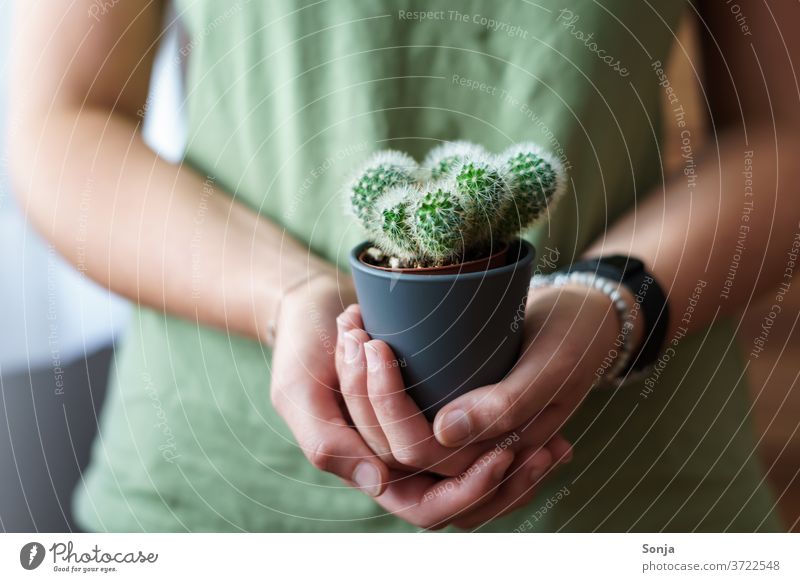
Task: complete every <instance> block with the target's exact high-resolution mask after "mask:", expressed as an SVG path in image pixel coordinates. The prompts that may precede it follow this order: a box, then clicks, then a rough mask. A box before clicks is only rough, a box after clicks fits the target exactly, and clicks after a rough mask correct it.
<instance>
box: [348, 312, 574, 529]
mask: <svg viewBox="0 0 800 582" xmlns="http://www.w3.org/2000/svg"><path fill="white" fill-rule="evenodd" d="M337 322H338V328H339V329H338V340H337V353H336V367H337V371H338V374H339V379H340V385H341V390H342V394H343V396H344V400H345V403H346V405H347V408H348V410H349V412H350V416H351V418H352V420H353V424H354V425H355V426H356V427H357V428H358V430H359V432H360V433H361V435H362V436H363V438H364V440H365V442H366V443H367V444H368V445H369V446H370V448H371V449H372V450H373V451H374V452H375V453H376V455H377V456H378V457H379V458H380V459H381V460H382V461H384V462H385V463H386V464H387V465H388V466H390V467H392V468H394V469H397V470H401V471H403V472H405V473H406V474H416V475H419V474H421V473H422V472H423V471H432V472H436V473H439V474H442V475H450V476H452V475H458V474H459V473H462V472H464V471H465V470H466V471H467V472H470V471H471V469H470V465H473V464H474V463H475V462H476V460H478V459H479V458H480V457H481V455H484V456H487V455H488V456H496V455H497V454H498V452H504V451H508V452H511V453H514V454H515V461H514V464H513V465H511V467H510V469H509V472H508V473H507V474H506V479H505V480H504V482H503V486H502V487H501V488H500V490H499V491H498V492H497V493H496V494H495V495H494V496H493V498H492V499H491V502H489V500H488V499H485V500H483V502H482V503H481V505H480V507H479V508H477V507H476V508H473V510H472V511H470V512H469V513H468V514H465V515H462V516H460V517H459V519H458V520H457V521H456V524H457V525H459V526H461V527H471V525H474V524H477V523H482V522H483V521H488V520H489V519H492V518H495V517H498V516H500V515H502V514H503V513H506V512H508V511H511V510H513V509H516V508H517V507H519V506H521V505H523V504H526V503H528V502H529V501H530V500H531V499H532V497H533V495H534V489H533V486H534V485H535V484H536V483H537V482H538V481H539V480H541V478H542V477H543V476H544V475H545V474H546V473H547V472H548V471H549V470H550V469H552V468H553V467H554V466H555V465H556V464H557V462H561V461H567V460H569V458H570V456H571V447H570V445H569V443H567V442H566V441H565V440H564V439H563V438H562V437H561V436H559V435H557V434H552V433H551V434H544V433H543V432H542V431H538V430H536V429H535V427H534V428H531V429H530V430H526V431H516V430H515V431H509V432H507V433H506V434H502V435H499V436H498V437H497V438H496V439H494V441H493V442H492V443H486V442H483V443H476V444H472V445H468V446H464V447H461V448H459V449H458V450H454V449H448V448H447V447H444V446H442V445H441V444H439V443H438V442H437V441H436V440H435V438H434V435H433V430H432V427H431V425H430V423H429V422H428V421H427V420H426V419H425V417H424V416H423V414H422V412H421V411H420V410H419V408H418V407H417V405H416V404H415V403H414V402H413V400H412V399H411V398H410V397H409V396H408V395H407V393H406V392H405V386H404V384H403V380H402V376H401V374H400V369H399V366H398V363H397V361H396V359H395V357H394V354H393V353H392V351H391V348H390V347H389V346H388V345H387V344H386V343H385V342H382V341H376V340H372V341H371V340H370V338H369V336H368V335H367V333H366V332H365V331H364V330H363V323H362V321H361V314H360V310H359V308H358V306H357V305H351V306H350V307H348V308H347V310H346V311H345V312H344V313H343V314H342V315H340V316H339V318H338V319H337ZM473 466H474V465H473ZM439 489H441V487H440V488H439Z"/></svg>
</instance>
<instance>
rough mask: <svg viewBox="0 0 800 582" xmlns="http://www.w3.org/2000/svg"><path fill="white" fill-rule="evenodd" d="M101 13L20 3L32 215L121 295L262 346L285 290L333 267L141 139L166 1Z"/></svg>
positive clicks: (14, 139)
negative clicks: (142, 116) (142, 113)
mask: <svg viewBox="0 0 800 582" xmlns="http://www.w3.org/2000/svg"><path fill="white" fill-rule="evenodd" d="M93 5H94V3H93V2H91V1H90V0H79V1H76V2H69V3H61V2H59V3H52V2H40V1H32V2H18V3H17V17H16V26H15V33H16V34H15V39H14V68H13V80H12V83H11V86H12V87H13V94H12V100H11V101H12V107H13V110H12V112H11V115H12V119H13V120H15V123H12V127H14V126H15V127H16V131H14V135H12V136H11V140H10V143H11V155H12V172H13V178H14V181H15V189H16V191H17V193H18V195H19V196H20V198H21V200H22V204H23V207H24V209H25V210H26V214H27V216H28V218H29V219H30V220H31V221H32V222H33V224H34V225H35V226H36V227H37V228H38V229H39V230H40V231H41V232H42V233H43V234H44V236H45V237H47V238H48V239H49V240H50V241H52V243H53V244H54V245H55V247H56V249H57V250H58V251H59V252H60V253H61V254H63V255H64V256H65V257H66V258H67V259H68V260H69V261H71V262H72V263H73V264H75V265H76V266H78V268H79V269H80V270H82V271H84V272H85V273H86V274H87V275H88V276H89V277H91V278H92V279H94V280H96V281H98V282H100V283H101V284H103V285H104V286H107V287H109V288H110V289H112V290H114V291H115V292H117V293H119V294H121V295H123V296H125V297H128V298H130V299H132V300H133V301H135V302H137V303H141V304H144V305H148V306H151V307H154V308H157V309H160V310H163V311H166V312H169V313H172V314H175V315H178V316H182V317H186V318H190V319H192V320H196V321H197V322H199V323H202V324H208V325H212V326H215V327H218V328H223V329H228V330H230V331H232V332H235V333H240V334H245V335H247V336H250V337H252V338H257V339H262V340H263V339H265V338H264V336H265V330H266V326H267V320H268V319H269V318H270V317H272V316H273V315H274V313H275V311H276V309H277V307H278V304H279V302H280V296H281V293H282V290H283V289H285V288H286V287H287V286H293V285H296V284H297V283H298V282H299V281H302V280H303V279H304V278H305V277H306V276H307V275H308V274H309V273H314V272H323V273H325V274H329V275H331V276H335V271H334V269H333V268H332V267H330V266H328V265H326V264H325V263H324V262H323V261H321V260H320V259H318V258H316V257H314V256H312V255H310V254H309V253H308V251H307V249H306V248H304V247H303V246H302V245H300V244H298V243H297V242H296V241H294V240H292V239H291V238H290V237H288V235H285V234H284V232H283V230H282V229H280V228H278V227H277V226H276V225H274V224H273V223H271V222H270V221H269V220H267V219H265V218H263V217H261V216H259V215H258V214H257V213H255V212H253V211H252V210H250V209H248V208H247V207H245V206H243V205H242V204H239V203H237V202H234V201H233V200H232V199H231V198H230V196H229V195H227V194H226V193H225V192H221V191H220V190H219V187H218V186H217V185H215V184H213V182H212V181H210V180H209V179H206V177H204V176H200V175H198V174H197V173H196V172H194V171H193V170H191V169H189V168H186V167H182V166H176V165H172V164H169V163H167V162H165V161H164V160H162V159H160V158H159V157H158V156H157V155H156V154H155V153H153V152H152V151H151V150H150V149H149V148H148V147H147V146H146V145H145V144H144V143H143V141H142V137H141V132H140V119H139V118H138V117H137V112H138V111H140V110H142V109H143V108H144V106H145V101H146V98H147V88H148V82H149V77H150V71H151V66H152V61H153V53H154V50H155V48H156V44H157V42H158V36H159V33H160V26H161V17H162V15H161V12H162V3H161V2H160V1H156V0H148V1H141V2H131V1H126V2H120V3H118V4H116V5H115V6H114V7H113V9H111V10H109V11H108V12H107V13H105V14H103V15H100V16H99V18H97V19H96V18H93V17H91V16H90V9H91V7H92V6H93ZM279 266H280V268H278V267H279Z"/></svg>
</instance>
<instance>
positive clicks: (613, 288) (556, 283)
mask: <svg viewBox="0 0 800 582" xmlns="http://www.w3.org/2000/svg"><path fill="white" fill-rule="evenodd" d="M569 283H578V284H579V285H583V286H586V287H590V288H593V289H597V290H599V291H602V292H603V293H605V294H606V295H607V296H608V298H609V299H611V303H612V304H613V306H614V309H615V311H616V312H617V318H618V320H619V326H620V331H619V333H618V334H617V340H616V341H615V342H614V347H612V348H611V350H609V352H616V356H615V357H614V358H613V363H612V364H611V365H610V366H609V367H608V370H607V371H605V372H604V373H602V374H600V373H599V372H600V370H598V374H597V376H598V380H603V381H605V382H606V383H607V384H610V385H612V386H618V385H619V384H621V383H622V381H623V380H624V378H623V379H620V376H621V375H622V373H623V372H624V371H625V370H626V369H627V368H628V364H629V363H630V361H631V357H632V356H633V337H632V335H631V330H632V329H633V325H634V323H633V320H634V315H633V312H632V308H633V306H632V305H631V304H630V303H628V301H627V300H626V299H625V296H624V295H623V294H622V293H620V291H619V288H620V285H621V284H620V283H619V282H617V281H613V280H612V279H607V278H606V277H601V276H600V275H596V274H594V273H591V272H584V271H576V272H573V273H551V274H549V275H534V277H533V278H532V279H531V289H537V288H542V287H564V286H565V285H567V284H569ZM604 363H605V361H604Z"/></svg>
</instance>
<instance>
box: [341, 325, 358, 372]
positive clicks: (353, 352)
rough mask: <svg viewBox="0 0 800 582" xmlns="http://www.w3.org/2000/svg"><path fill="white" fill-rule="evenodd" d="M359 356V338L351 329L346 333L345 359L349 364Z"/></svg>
mask: <svg viewBox="0 0 800 582" xmlns="http://www.w3.org/2000/svg"><path fill="white" fill-rule="evenodd" d="M357 357H358V340H357V339H356V338H355V336H354V335H353V334H352V333H350V332H349V331H348V332H347V333H345V334H344V361H345V362H347V363H348V364H349V363H351V362H353V360H355V359H356V358H357Z"/></svg>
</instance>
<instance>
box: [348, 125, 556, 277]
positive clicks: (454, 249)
mask: <svg viewBox="0 0 800 582" xmlns="http://www.w3.org/2000/svg"><path fill="white" fill-rule="evenodd" d="M565 182H566V178H565V175H564V170H563V166H562V165H561V164H560V162H559V161H558V160H556V159H555V158H554V157H553V156H551V155H549V154H548V153H547V152H544V151H542V149H541V148H540V147H539V146H537V145H536V144H533V143H521V144H516V145H514V146H512V147H510V148H508V149H507V150H506V151H505V152H503V153H502V154H500V155H492V154H489V153H488V152H487V151H485V150H484V149H483V148H482V147H480V146H478V145H476V144H473V143H469V142H463V141H459V142H453V143H446V144H443V145H441V146H438V147H436V148H434V149H433V150H432V151H431V152H430V153H429V154H428V156H427V157H426V158H425V160H424V162H423V164H422V166H419V165H418V164H417V163H416V161H415V160H414V159H413V158H411V157H410V156H408V155H406V154H404V153H401V152H396V151H382V152H378V153H376V154H374V155H373V156H372V157H370V159H368V160H367V162H366V163H365V164H364V166H363V167H362V168H361V169H360V170H359V171H358V172H357V173H356V174H355V175H354V177H353V179H352V180H350V182H349V183H348V185H347V188H346V190H347V196H348V200H349V203H350V207H351V210H352V213H353V215H354V216H355V217H356V218H357V219H358V220H359V222H360V223H361V225H362V226H363V227H364V229H365V231H366V232H367V235H368V236H369V237H370V240H371V242H373V244H375V245H376V246H377V247H378V248H379V249H380V250H381V251H382V252H383V253H384V254H385V255H387V256H389V257H392V258H393V259H394V261H395V264H400V265H402V266H438V265H444V264H452V263H457V262H460V261H461V260H463V259H464V257H467V256H470V254H471V253H475V252H478V251H481V250H486V249H489V248H491V247H492V246H493V245H495V244H496V243H498V242H506V241H510V240H512V239H514V238H515V237H517V236H518V235H519V233H520V232H521V231H523V230H525V229H527V228H529V227H530V226H532V225H533V224H534V223H535V222H536V221H537V220H538V219H540V218H541V217H542V216H543V215H544V214H545V213H546V211H547V209H548V207H549V206H550V207H552V205H553V203H554V201H555V200H556V199H557V198H558V196H560V195H561V193H562V192H563V190H564V186H565Z"/></svg>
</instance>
